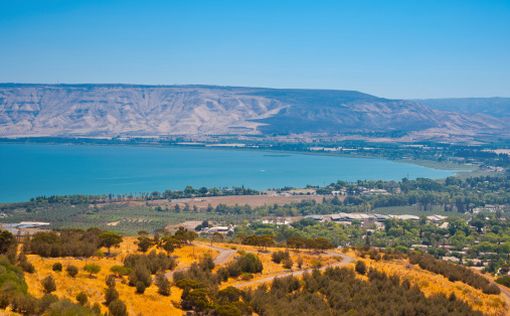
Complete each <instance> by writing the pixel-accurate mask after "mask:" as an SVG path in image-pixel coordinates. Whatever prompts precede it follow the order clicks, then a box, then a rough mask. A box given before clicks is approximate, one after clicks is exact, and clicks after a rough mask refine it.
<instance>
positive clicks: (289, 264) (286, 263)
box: [283, 256, 294, 269]
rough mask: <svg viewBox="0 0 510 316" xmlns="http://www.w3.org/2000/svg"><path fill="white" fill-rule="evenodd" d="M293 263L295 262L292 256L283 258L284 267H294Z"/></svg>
mask: <svg viewBox="0 0 510 316" xmlns="http://www.w3.org/2000/svg"><path fill="white" fill-rule="evenodd" d="M292 265H294V262H292V259H291V258H290V256H289V257H288V258H285V259H284V260H283V267H284V268H285V269H292Z"/></svg>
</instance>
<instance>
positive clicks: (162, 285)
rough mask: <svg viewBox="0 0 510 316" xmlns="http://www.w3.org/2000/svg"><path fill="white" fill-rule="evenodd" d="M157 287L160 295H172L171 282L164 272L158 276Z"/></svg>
mask: <svg viewBox="0 0 510 316" xmlns="http://www.w3.org/2000/svg"><path fill="white" fill-rule="evenodd" d="M156 286H157V287H158V293H159V294H161V295H164V296H169V295H170V282H168V279H167V278H166V276H165V274H164V273H163V272H160V273H158V274H156Z"/></svg>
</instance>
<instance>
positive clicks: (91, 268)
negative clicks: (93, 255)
mask: <svg viewBox="0 0 510 316" xmlns="http://www.w3.org/2000/svg"><path fill="white" fill-rule="evenodd" d="M83 270H84V271H86V272H88V273H89V277H92V275H93V274H97V273H99V271H101V267H100V266H98V265H97V264H94V263H89V264H86V265H85V266H84V267H83Z"/></svg>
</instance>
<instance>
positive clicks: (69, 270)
mask: <svg viewBox="0 0 510 316" xmlns="http://www.w3.org/2000/svg"><path fill="white" fill-rule="evenodd" d="M66 271H67V274H69V275H70V276H71V277H72V278H74V277H75V276H76V275H77V274H78V268H77V267H76V266H73V265H68V266H67V268H66Z"/></svg>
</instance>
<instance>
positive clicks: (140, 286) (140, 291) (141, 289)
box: [135, 281, 146, 294]
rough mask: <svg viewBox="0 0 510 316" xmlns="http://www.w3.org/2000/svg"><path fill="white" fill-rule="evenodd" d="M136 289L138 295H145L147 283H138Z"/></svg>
mask: <svg viewBox="0 0 510 316" xmlns="http://www.w3.org/2000/svg"><path fill="white" fill-rule="evenodd" d="M135 287H136V293H138V294H143V293H144V292H145V288H146V286H145V283H143V282H142V281H137V282H136V285H135Z"/></svg>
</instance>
